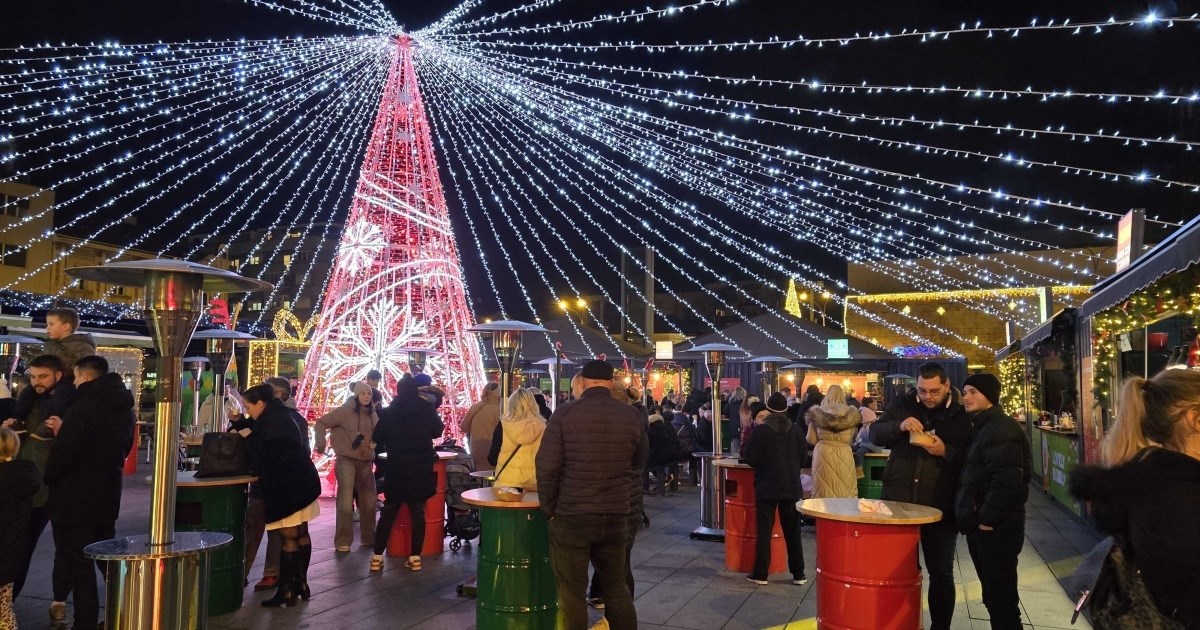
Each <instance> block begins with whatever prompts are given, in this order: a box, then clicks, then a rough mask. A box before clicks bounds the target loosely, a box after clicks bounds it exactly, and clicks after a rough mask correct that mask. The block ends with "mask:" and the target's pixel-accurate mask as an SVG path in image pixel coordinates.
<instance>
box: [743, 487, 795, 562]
mask: <svg viewBox="0 0 1200 630" xmlns="http://www.w3.org/2000/svg"><path fill="white" fill-rule="evenodd" d="M796 501H797V499H784V500H782V501H774V500H770V499H759V500H758V501H757V503H756V504H755V506H754V511H755V515H754V516H755V519H754V527H755V536H756V537H757V539H756V540H755V541H754V571H753V572H752V573H751V574H750V575H751V577H753V578H755V579H759V580H765V579H767V569H768V568H770V566H771V531H772V530H773V529H775V513H776V512H778V513H779V527H780V529H782V530H783V541H784V543H785V544H786V545H787V555H788V570H789V571H791V572H792V579H794V580H799V579H801V578H803V577H804V548H803V547H801V546H800V513H799V512H797V511H796Z"/></svg>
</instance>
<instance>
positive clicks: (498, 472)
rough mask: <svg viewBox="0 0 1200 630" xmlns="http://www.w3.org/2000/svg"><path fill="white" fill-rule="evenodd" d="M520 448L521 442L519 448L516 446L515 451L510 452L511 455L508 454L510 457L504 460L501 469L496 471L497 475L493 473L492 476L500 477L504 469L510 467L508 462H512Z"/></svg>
mask: <svg viewBox="0 0 1200 630" xmlns="http://www.w3.org/2000/svg"><path fill="white" fill-rule="evenodd" d="M519 450H521V445H520V444H518V445H517V448H514V449H513V452H512V453H510V454H509V456H508V459H506V460H504V464H503V465H501V466H500V470H497V471H496V474H495V475H492V476H493V477H499V476H500V473H502V472H504V469H505V468H508V462H511V461H512V458H514V457H516V456H517V451H519Z"/></svg>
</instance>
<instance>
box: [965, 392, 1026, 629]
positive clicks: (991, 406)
mask: <svg viewBox="0 0 1200 630" xmlns="http://www.w3.org/2000/svg"><path fill="white" fill-rule="evenodd" d="M963 407H965V408H966V410H967V415H968V417H969V418H970V419H971V445H970V447H968V448H967V456H966V462H965V463H964V465H963V471H962V480H961V481H960V482H959V486H958V495H957V496H956V498H955V516H956V518H957V521H958V528H959V531H961V532H962V533H964V534H966V536H967V549H968V550H969V551H970V552H971V561H972V562H973V563H974V564H975V572H976V573H977V574H978V575H979V581H980V583H981V584H982V585H983V605H984V606H986V607H987V610H988V616H989V617H991V623H992V628H998V629H1007V628H1016V629H1020V628H1021V609H1020V599H1019V597H1018V595H1017V555H1018V554H1020V553H1021V546H1022V545H1023V544H1024V543H1025V501H1026V499H1028V498H1029V478H1030V470H1032V468H1033V461H1032V457H1031V454H1030V449H1029V440H1028V439H1027V438H1026V437H1025V431H1024V430H1023V429H1022V428H1021V425H1020V424H1017V421H1016V420H1013V419H1012V418H1011V417H1009V415H1008V414H1006V413H1004V409H1002V408H1001V407H1000V380H999V379H997V378H996V377H995V376H993V375H991V374H984V373H980V374H972V375H971V376H969V377H967V380H966V381H964V382H963Z"/></svg>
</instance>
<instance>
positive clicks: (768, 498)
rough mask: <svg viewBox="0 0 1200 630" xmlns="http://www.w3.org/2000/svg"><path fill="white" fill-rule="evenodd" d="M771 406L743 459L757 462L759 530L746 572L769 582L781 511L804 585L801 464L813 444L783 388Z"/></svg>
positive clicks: (791, 563)
mask: <svg viewBox="0 0 1200 630" xmlns="http://www.w3.org/2000/svg"><path fill="white" fill-rule="evenodd" d="M767 410H768V411H770V412H771V414H770V415H769V416H767V417H766V418H765V419H764V420H763V422H762V424H760V425H758V426H756V427H754V429H753V431H751V433H750V440H749V441H748V443H747V444H746V445H745V447H744V448H743V449H742V460H744V461H745V462H746V463H747V464H750V466H752V467H753V468H754V500H755V512H756V514H755V526H756V528H755V531H756V533H757V536H758V538H757V541H756V544H755V550H754V551H755V553H754V570H753V572H751V573H750V575H748V576H746V579H747V580H750V581H751V582H754V583H755V584H766V583H767V568H768V567H770V566H771V530H772V529H773V528H774V526H775V514H776V513H777V512H778V514H779V526H780V528H782V529H783V540H784V542H785V543H786V544H787V554H788V568H789V569H790V570H791V572H792V584H796V585H803V584H805V583H807V582H808V579H807V578H805V577H804V549H803V548H802V547H801V546H800V519H799V514H798V513H797V512H796V502H797V501H799V500H800V497H801V496H803V494H804V491H803V488H802V486H801V485H800V468H801V467H802V466H804V461H805V454H806V451H807V446H806V444H805V441H804V433H805V431H804V429H801V428H800V426H799V425H797V424H794V423H793V422H792V421H791V420H790V419H789V418H788V417H787V413H786V411H787V398H785V397H784V395H783V394H780V393H778V392H776V393H774V394H771V397H770V398H768V399H767Z"/></svg>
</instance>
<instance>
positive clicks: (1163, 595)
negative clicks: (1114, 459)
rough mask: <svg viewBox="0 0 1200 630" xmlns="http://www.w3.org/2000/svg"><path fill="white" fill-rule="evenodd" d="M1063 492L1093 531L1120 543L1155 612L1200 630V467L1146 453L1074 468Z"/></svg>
mask: <svg viewBox="0 0 1200 630" xmlns="http://www.w3.org/2000/svg"><path fill="white" fill-rule="evenodd" d="M1068 487H1069V488H1070V491H1071V495H1072V496H1074V497H1075V498H1076V499H1079V500H1080V501H1091V508H1092V515H1093V516H1094V517H1095V519H1096V529H1099V530H1100V531H1101V532H1103V533H1105V534H1109V535H1113V536H1121V537H1123V538H1124V540H1125V541H1126V544H1127V545H1128V546H1129V547H1130V548H1131V556H1132V558H1133V562H1134V564H1135V565H1136V566H1137V568H1138V570H1139V571H1141V573H1142V578H1143V580H1145V582H1146V588H1147V590H1149V591H1150V596H1151V597H1152V598H1153V599H1154V603H1155V604H1157V605H1158V609H1159V610H1160V611H1161V612H1162V613H1163V614H1166V615H1169V616H1173V617H1174V618H1175V619H1177V620H1178V621H1180V622H1182V623H1183V624H1184V625H1185V627H1188V628H1200V562H1197V558H1200V536H1197V535H1196V532H1198V531H1200V461H1198V460H1196V459H1194V458H1192V457H1189V456H1187V455H1184V454H1182V453H1177V452H1175V451H1170V450H1167V449H1165V448H1158V447H1151V448H1150V449H1149V450H1148V452H1147V451H1143V453H1139V454H1138V456H1136V457H1134V459H1133V460H1132V461H1130V462H1128V463H1125V464H1122V465H1120V466H1117V467H1115V468H1109V469H1104V468H1097V467H1091V466H1080V467H1078V468H1076V469H1075V470H1073V471H1071V476H1070V478H1069V485H1068ZM1188 624H1190V625H1188Z"/></svg>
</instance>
